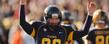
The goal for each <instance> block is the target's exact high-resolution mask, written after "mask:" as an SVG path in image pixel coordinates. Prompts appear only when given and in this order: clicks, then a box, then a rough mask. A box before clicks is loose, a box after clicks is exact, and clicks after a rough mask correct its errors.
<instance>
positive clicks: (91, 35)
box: [86, 31, 94, 41]
mask: <svg viewBox="0 0 109 44" xmlns="http://www.w3.org/2000/svg"><path fill="white" fill-rule="evenodd" d="M93 36H94V32H93V31H91V32H89V34H88V36H87V38H86V39H87V40H90V41H93V40H94V39H93Z"/></svg>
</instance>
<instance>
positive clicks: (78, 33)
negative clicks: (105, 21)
mask: <svg viewBox="0 0 109 44" xmlns="http://www.w3.org/2000/svg"><path fill="white" fill-rule="evenodd" d="M91 22H92V16H89V15H88V16H87V19H86V22H85V24H84V27H83V30H82V31H74V35H75V36H74V40H76V39H79V38H82V37H83V36H85V35H86V34H88V31H89V28H90V26H91Z"/></svg>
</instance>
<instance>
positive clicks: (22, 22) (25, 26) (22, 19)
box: [20, 5, 33, 34]
mask: <svg viewBox="0 0 109 44" xmlns="http://www.w3.org/2000/svg"><path fill="white" fill-rule="evenodd" d="M20 26H21V27H22V29H24V31H25V32H26V33H28V34H31V33H32V31H33V29H32V26H31V25H30V24H29V23H28V22H26V20H25V6H24V5H20Z"/></svg>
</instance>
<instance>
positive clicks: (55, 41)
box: [42, 38, 61, 44]
mask: <svg viewBox="0 0 109 44" xmlns="http://www.w3.org/2000/svg"><path fill="white" fill-rule="evenodd" d="M42 44H51V40H50V39H49V38H42ZM52 44H61V40H60V39H53V41H52Z"/></svg>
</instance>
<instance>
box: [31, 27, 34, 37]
mask: <svg viewBox="0 0 109 44" xmlns="http://www.w3.org/2000/svg"><path fill="white" fill-rule="evenodd" d="M31 36H32V37H34V36H35V29H34V28H33V31H32V33H31Z"/></svg>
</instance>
